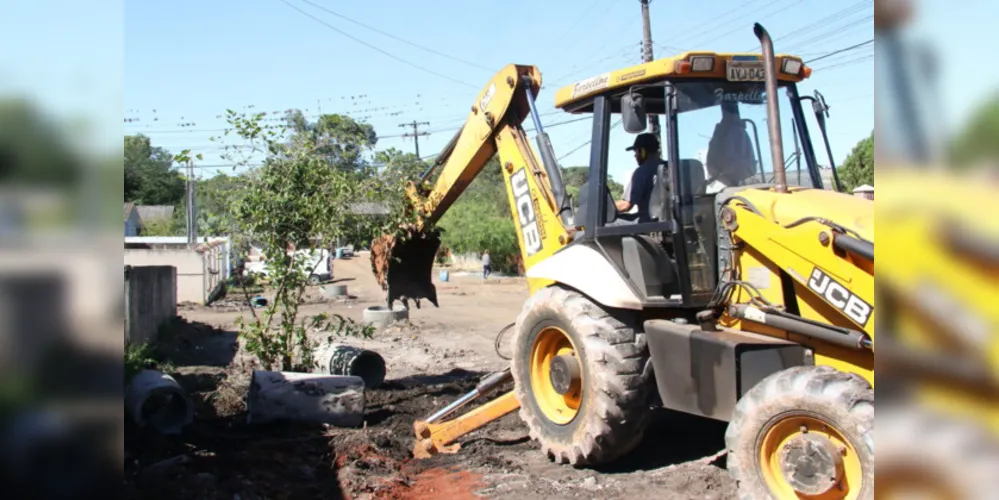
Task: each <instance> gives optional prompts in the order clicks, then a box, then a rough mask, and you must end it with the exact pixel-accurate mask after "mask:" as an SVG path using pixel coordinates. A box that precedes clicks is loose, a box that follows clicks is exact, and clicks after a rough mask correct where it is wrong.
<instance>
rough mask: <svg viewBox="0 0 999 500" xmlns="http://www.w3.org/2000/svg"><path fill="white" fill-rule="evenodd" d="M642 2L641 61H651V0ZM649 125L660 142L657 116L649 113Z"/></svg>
mask: <svg viewBox="0 0 999 500" xmlns="http://www.w3.org/2000/svg"><path fill="white" fill-rule="evenodd" d="M639 1H641V3H642V62H652V26H651V25H650V23H649V2H650V1H651V0H639ZM649 126H650V127H652V133H653V134H656V137H658V138H659V144H662V135H661V134H660V133H659V116H657V115H652V114H650V115H649Z"/></svg>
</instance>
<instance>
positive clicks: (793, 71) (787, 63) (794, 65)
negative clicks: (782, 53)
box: [780, 59, 801, 75]
mask: <svg viewBox="0 0 999 500" xmlns="http://www.w3.org/2000/svg"><path fill="white" fill-rule="evenodd" d="M780 70H781V71H782V72H783V73H785V74H788V75H797V74H798V72H799V71H801V61H799V60H797V59H784V63H783V64H782V65H781V69H780Z"/></svg>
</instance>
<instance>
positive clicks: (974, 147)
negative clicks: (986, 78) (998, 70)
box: [950, 94, 999, 166]
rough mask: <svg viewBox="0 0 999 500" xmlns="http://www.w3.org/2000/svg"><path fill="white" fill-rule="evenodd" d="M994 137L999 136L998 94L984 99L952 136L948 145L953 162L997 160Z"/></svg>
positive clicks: (997, 146)
mask: <svg viewBox="0 0 999 500" xmlns="http://www.w3.org/2000/svg"><path fill="white" fill-rule="evenodd" d="M996 137H999V94H996V95H995V96H993V97H992V98H991V99H989V100H988V101H986V102H985V104H984V105H983V106H981V107H980V108H979V109H978V111H977V112H976V113H975V114H974V115H972V117H971V119H969V120H968V122H967V123H966V124H965V126H964V127H963V128H962V130H961V132H960V133H959V134H958V135H957V137H955V138H954V140H953V141H952V143H951V147H950V155H951V158H952V160H953V162H954V163H956V164H957V165H959V166H966V165H968V164H972V163H975V162H979V161H996V160H999V141H996Z"/></svg>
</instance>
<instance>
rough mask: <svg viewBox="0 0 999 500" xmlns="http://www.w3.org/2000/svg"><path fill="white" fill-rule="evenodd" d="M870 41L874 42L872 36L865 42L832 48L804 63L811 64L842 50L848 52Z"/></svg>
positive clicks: (868, 43) (870, 42) (840, 52)
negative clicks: (830, 50) (826, 52)
mask: <svg viewBox="0 0 999 500" xmlns="http://www.w3.org/2000/svg"><path fill="white" fill-rule="evenodd" d="M872 43H874V39H873V38H871V39H870V40H867V41H866V42H860V43H858V44H856V45H851V46H849V47H844V48H842V49H839V50H834V51H832V52H830V53H828V54H823V55H821V56H819V57H816V58H815V59H812V60H809V61H805V64H812V63H813V62H815V61H821V60H823V59H825V58H827V57H832V56H834V55H836V54H842V53H843V52H849V51H851V50H856V49H859V48H860V47H863V46H865V45H870V44H872Z"/></svg>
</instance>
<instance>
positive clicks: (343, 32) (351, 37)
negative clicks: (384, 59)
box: [279, 0, 479, 89]
mask: <svg viewBox="0 0 999 500" xmlns="http://www.w3.org/2000/svg"><path fill="white" fill-rule="evenodd" d="M279 1H280V2H281V3H284V4H285V5H287V6H289V7H291V8H293V9H295V10H297V11H298V12H300V13H302V15H304V16H307V17H309V18H311V19H312V20H314V21H316V22H317V23H320V24H322V25H323V26H326V27H327V28H329V29H331V30H333V31H336V32H337V33H339V34H341V35H343V36H345V37H347V38H350V39H351V40H353V41H355V42H357V43H359V44H361V45H364V46H365V47H368V48H369V49H371V50H374V51H377V52H380V53H382V54H384V55H386V56H388V57H391V58H392V59H395V60H396V61H399V62H401V63H403V64H406V65H409V66H412V67H414V68H416V69H418V70H420V71H424V72H426V73H429V74H431V75H434V76H438V77H440V78H443V79H445V80H448V81H451V82H454V83H457V84H460V85H464V86H466V87H472V88H474V89H478V88H479V87H478V86H477V85H472V84H471V83H468V82H463V81H461V80H456V79H454V78H451V77H450V76H447V75H445V74H442V73H438V72H436V71H434V70H432V69H428V68H424V67H423V66H420V65H419V64H416V63H413V62H410V61H407V60H406V59H403V58H401V57H399V56H396V55H395V54H392V53H390V52H387V51H385V50H382V49H380V48H378V47H376V46H374V45H372V44H370V43H368V42H365V41H364V40H361V39H360V38H357V37H355V36H354V35H351V34H350V33H347V32H346V31H343V30H341V29H340V28H337V27H336V26H333V25H332V24H330V23H327V22H326V21H324V20H322V19H320V18H318V17H316V16H314V15H312V14H310V13H308V12H306V11H304V10H302V9H300V8H298V6H296V5H293V4H292V3H291V2H289V1H288V0H279Z"/></svg>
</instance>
